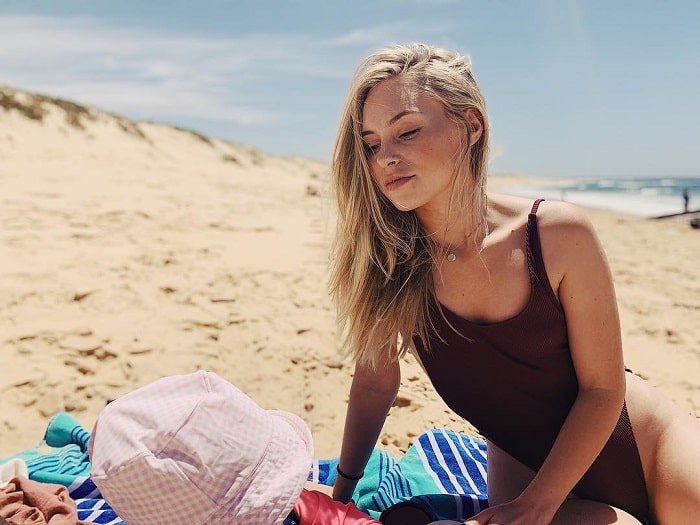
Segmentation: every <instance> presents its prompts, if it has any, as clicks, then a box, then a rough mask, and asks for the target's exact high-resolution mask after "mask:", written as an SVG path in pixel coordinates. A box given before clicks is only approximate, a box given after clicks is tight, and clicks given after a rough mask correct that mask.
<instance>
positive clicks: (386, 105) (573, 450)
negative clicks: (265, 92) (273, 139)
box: [331, 44, 700, 525]
mask: <svg viewBox="0 0 700 525" xmlns="http://www.w3.org/2000/svg"><path fill="white" fill-rule="evenodd" d="M487 154H488V120H487V117H486V110H485V102H484V99H483V96H482V94H481V92H480V90H479V88H478V86H477V84H476V82H475V80H474V77H473V76H472V73H471V66H470V63H469V61H468V60H466V59H465V58H463V57H461V56H459V55H457V54H455V53H452V52H449V51H446V50H443V49H439V48H434V47H430V46H427V45H424V44H411V45H407V46H397V47H392V48H387V49H384V50H381V51H379V52H377V53H375V54H373V55H371V56H370V57H369V58H368V59H367V61H366V62H365V63H364V65H363V67H362V68H361V69H360V70H359V71H358V73H357V75H356V77H355V80H354V83H353V85H352V86H351V89H350V93H349V96H348V100H347V103H346V106H345V110H344V113H343V115H342V119H341V123H340V130H339V133H338V137H337V141H336V147H335V152H334V157H333V167H332V176H333V183H334V186H335V191H336V197H337V201H338V205H339V210H338V229H337V233H336V239H335V245H334V254H333V268H332V275H331V291H332V293H333V296H334V299H335V300H336V303H337V306H338V311H339V320H340V325H341V327H342V329H343V330H344V332H345V334H346V337H347V344H348V347H349V349H350V350H351V352H352V353H353V355H354V358H355V363H356V364H355V375H354V378H353V382H352V387H351V389H350V399H349V405H348V411H347V418H346V423H345V432H344V436H343V445H342V450H341V456H340V465H339V474H340V475H339V476H338V481H336V484H335V487H334V497H335V498H336V499H338V500H341V501H347V500H348V499H349V498H350V496H351V494H352V491H353V488H354V486H355V483H356V479H358V477H360V476H361V475H362V471H363V467H364V465H365V464H366V462H367V459H368V457H369V454H370V453H371V451H372V449H373V447H374V446H375V443H376V440H377V438H378V436H379V433H380V431H381V428H382V425H383V423H384V420H385V417H386V414H387V412H388V410H389V408H390V407H391V404H392V402H393V400H394V398H395V396H396V393H397V391H398V388H399V384H400V370H399V362H398V358H399V357H400V355H401V354H402V353H404V352H406V351H408V352H411V353H412V354H413V355H414V356H415V357H416V358H417V359H418V361H419V362H420V363H421V364H422V366H423V368H424V369H425V370H426V372H427V374H428V376H429V377H430V379H431V381H432V382H433V384H434V386H435V388H436V390H437V391H438V393H439V394H440V395H441V396H442V397H443V399H444V400H445V401H446V402H447V403H448V405H450V406H451V407H452V408H453V410H455V411H456V412H457V413H459V414H460V415H461V416H463V417H464V418H466V419H468V420H470V421H471V422H472V423H473V424H474V425H475V426H476V427H477V428H478V429H479V430H480V432H481V433H482V434H483V435H484V436H485V437H486V438H487V442H488V474H489V475H488V493H489V494H488V495H489V503H490V505H491V506H490V508H489V509H487V510H485V511H483V512H481V513H480V514H478V515H477V516H475V517H474V518H472V520H470V521H469V522H468V523H479V524H482V523H499V524H506V523H507V524H521V523H522V524H527V525H532V524H538V523H550V522H552V523H566V524H570V523H639V522H640V521H646V520H650V521H651V522H658V523H662V524H666V523H670V524H677V523H689V522H690V521H693V520H694V519H695V517H697V515H698V513H700V473H698V471H697V465H700V444H699V443H700V440H698V437H700V424H699V423H698V421H697V420H696V419H695V418H693V417H691V416H689V415H688V414H685V413H683V412H682V411H681V410H680V409H679V408H677V407H676V406H674V405H673V404H672V403H670V401H668V400H667V399H665V398H664V397H662V396H661V395H660V394H659V393H658V392H657V391H655V390H654V389H653V388H652V387H650V386H649V385H648V384H646V383H644V382H643V381H642V380H641V379H639V378H638V377H637V376H634V375H633V374H631V373H626V372H625V369H624V365H623V357H622V350H621V336H620V328H619V319H618V313H617V307H616V302H615V293H614V289H613V284H612V279H611V275H610V271H609V268H608V265H607V262H606V260H605V256H604V254H603V251H602V249H601V247H600V244H599V242H598V240H597V238H596V236H595V233H594V232H593V229H592V227H591V225H590V223H589V222H588V221H587V220H586V218H585V216H584V215H583V214H582V213H581V212H580V211H579V210H578V209H576V208H575V207H573V206H571V205H568V204H566V203H561V202H550V201H546V202H539V201H538V202H536V203H533V202H531V201H526V200H523V199H519V198H514V197H509V196H504V195H491V194H489V195H488V196H487V195H486V189H485V188H486V164H487Z"/></svg>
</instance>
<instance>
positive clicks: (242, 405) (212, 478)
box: [88, 371, 313, 525]
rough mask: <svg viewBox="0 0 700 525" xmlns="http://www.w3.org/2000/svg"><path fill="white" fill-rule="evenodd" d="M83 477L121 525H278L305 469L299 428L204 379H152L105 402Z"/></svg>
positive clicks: (306, 434)
mask: <svg viewBox="0 0 700 525" xmlns="http://www.w3.org/2000/svg"><path fill="white" fill-rule="evenodd" d="M88 452H89V455H90V460H91V463H92V472H91V477H92V479H93V481H94V483H95V485H96V486H97V488H98V489H99V490H100V492H101V494H102V497H103V498H104V499H105V501H107V503H108V504H109V505H110V506H111V507H112V508H113V509H114V511H115V512H116V513H117V514H118V515H119V516H120V517H121V518H122V519H123V520H124V521H125V522H126V523H128V525H147V524H148V525H154V524H155V525H158V524H164V525H165V524H168V525H177V524H183V525H184V524H187V525H200V524H201V525H204V524H206V525H216V524H221V525H224V524H225V525H236V524H241V525H242V524H245V525H270V524H278V523H282V521H283V520H284V518H285V517H286V516H287V515H288V514H289V512H290V510H291V509H292V506H293V505H294V503H295V502H296V500H297V498H298V497H299V494H300V493H301V490H302V488H303V486H304V482H305V481H306V479H307V476H308V473H309V469H310V468H311V464H312V461H313V442H312V438H311V433H310V431H309V428H308V426H307V425H306V423H304V421H303V420H301V419H300V418H299V417H297V416H295V415H294V414H291V413H288V412H283V411H278V410H265V409H263V408H261V407H260V406H259V405H257V404H256V403H255V402H254V401H253V400H252V399H250V398H249V397H248V396H247V395H245V394H244V393H243V392H241V391H240V390H239V389H238V388H236V387H235V386H233V385H232V384H231V383H229V382H228V381H226V380H224V379H222V378H221V377H219V376H218V375H216V374H215V373H213V372H207V371H198V372H195V373H192V374H187V375H178V376H169V377H164V378H161V379H158V380H157V381H154V382H153V383H150V384H148V385H146V386H143V387H141V388H139V389H137V390H134V391H133V392H130V393H128V394H126V395H125V396H123V397H120V398H119V399H116V400H115V401H113V402H111V403H109V404H108V405H107V406H106V407H105V408H104V409H103V410H102V411H101V412H100V414H99V415H98V418H97V422H96V423H95V427H94V429H93V432H92V435H91V437H90V441H89V444H88Z"/></svg>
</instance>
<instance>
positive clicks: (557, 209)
mask: <svg viewBox="0 0 700 525" xmlns="http://www.w3.org/2000/svg"><path fill="white" fill-rule="evenodd" d="M534 203H535V200H533V199H528V198H523V197H515V196H512V195H503V194H494V195H490V196H489V208H490V212H491V213H492V214H493V215H494V216H495V217H496V221H497V222H498V224H499V225H506V224H509V225H510V224H513V223H520V224H524V223H526V222H527V217H528V215H529V214H530V212H531V211H532V208H533V205H534ZM537 226H538V230H539V231H540V234H541V235H544V236H558V235H559V234H564V233H575V231H576V230H582V231H592V229H593V227H592V225H591V223H590V221H589V220H588V218H587V217H586V214H585V213H584V211H583V210H582V209H581V208H579V207H578V206H575V205H573V204H571V203H568V202H563V201H555V200H543V201H541V202H540V203H539V206H538V208H537Z"/></svg>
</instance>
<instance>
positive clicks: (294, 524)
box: [282, 511, 299, 525]
mask: <svg viewBox="0 0 700 525" xmlns="http://www.w3.org/2000/svg"><path fill="white" fill-rule="evenodd" d="M282 525H299V517H298V516H297V513H296V512H294V511H292V512H290V513H289V516H287V517H286V518H285V519H284V521H283V522H282Z"/></svg>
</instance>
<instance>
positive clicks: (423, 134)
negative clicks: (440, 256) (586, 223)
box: [362, 76, 481, 245]
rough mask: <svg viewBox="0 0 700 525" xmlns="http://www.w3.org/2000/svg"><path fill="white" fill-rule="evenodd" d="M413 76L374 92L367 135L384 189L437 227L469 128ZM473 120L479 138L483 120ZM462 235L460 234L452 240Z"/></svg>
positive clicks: (369, 104) (475, 136)
mask: <svg viewBox="0 0 700 525" xmlns="http://www.w3.org/2000/svg"><path fill="white" fill-rule="evenodd" d="M414 82H415V81H413V80H412V79H411V78H406V77H402V76H399V77H395V78H391V79H387V80H385V81H383V82H381V83H379V84H378V85H377V86H375V87H374V88H373V89H372V90H371V91H370V92H369V95H368V96H367V100H366V101H365V105H364V108H363V113H362V121H363V128H362V136H363V139H364V141H365V144H366V148H367V152H368V158H369V160H370V166H371V169H372V177H373V178H374V180H375V181H376V183H377V185H378V186H379V188H380V189H381V191H382V193H383V194H384V195H385V196H386V197H387V198H388V199H389V200H390V201H391V202H392V203H393V204H394V206H396V208H397V209H399V210H403V211H410V210H415V211H416V213H417V215H418V217H419V218H420V220H421V222H422V223H423V225H424V226H425V227H426V228H427V230H428V231H431V232H437V231H438V230H439V228H440V227H441V226H442V225H444V224H447V223H448V222H447V221H446V217H445V215H446V210H448V208H449V206H448V202H449V198H450V191H451V188H452V179H453V176H454V169H455V164H456V162H457V161H458V159H459V153H460V149H461V147H462V144H461V137H462V136H463V135H464V130H463V129H462V128H460V126H459V125H458V124H457V123H456V122H455V121H454V120H452V119H450V118H449V117H448V116H447V114H446V113H445V110H444V108H443V106H442V104H441V103H440V102H439V101H438V100H436V99H435V98H434V97H430V96H428V95H426V94H422V93H420V92H419V90H418V89H417V88H416V86H415V83H414ZM470 120H473V121H474V126H475V127H474V132H473V133H472V141H476V140H478V138H479V136H480V133H481V125H480V123H479V121H478V119H476V117H473V119H470ZM451 223H454V220H453V221H451ZM462 230H463V231H465V229H462ZM442 233H444V232H442ZM461 241H462V239H460V238H455V239H454V240H453V242H449V244H452V245H458V244H460V243H461Z"/></svg>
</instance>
